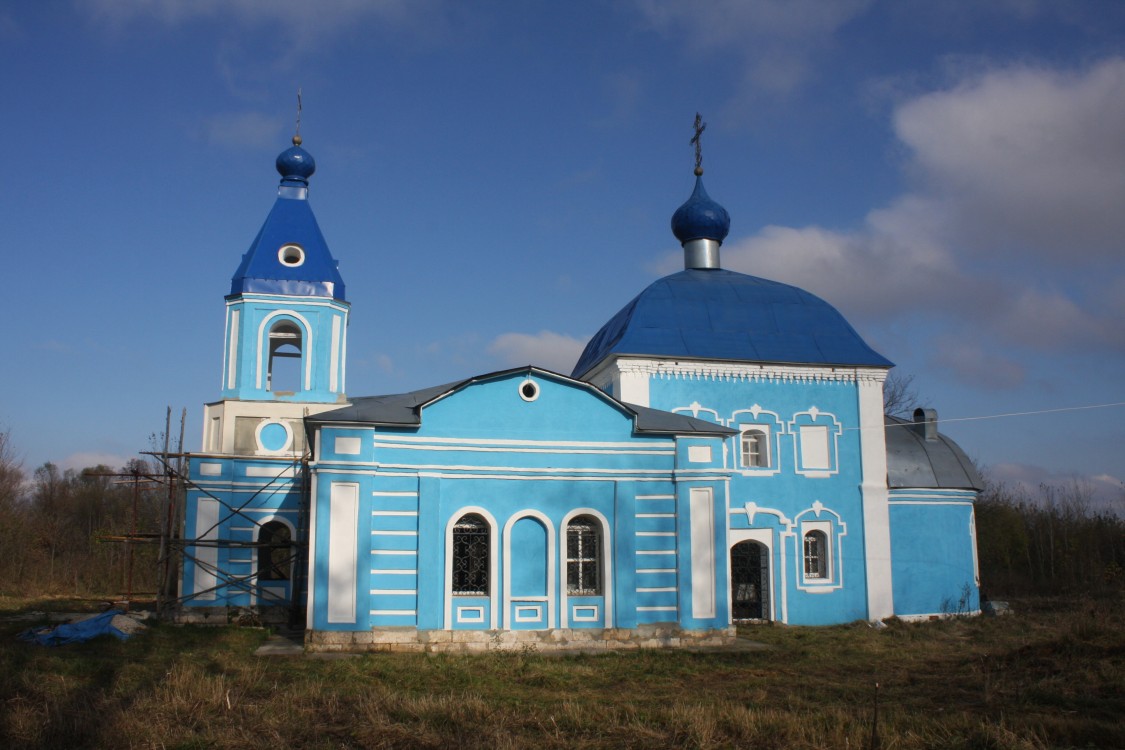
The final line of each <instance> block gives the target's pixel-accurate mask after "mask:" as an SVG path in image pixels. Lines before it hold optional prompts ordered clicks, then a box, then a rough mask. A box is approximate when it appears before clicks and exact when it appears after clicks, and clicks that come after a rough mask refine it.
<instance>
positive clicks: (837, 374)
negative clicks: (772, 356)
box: [587, 357, 887, 383]
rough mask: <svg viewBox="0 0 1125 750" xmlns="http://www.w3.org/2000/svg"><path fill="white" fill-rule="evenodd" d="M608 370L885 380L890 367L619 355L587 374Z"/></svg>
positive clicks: (725, 377) (674, 375) (665, 375)
mask: <svg viewBox="0 0 1125 750" xmlns="http://www.w3.org/2000/svg"><path fill="white" fill-rule="evenodd" d="M607 370H610V371H612V370H616V371H617V372H619V373H621V374H623V375H649V376H653V377H661V378H695V379H708V380H755V381H764V380H772V381H806V382H807V381H840V382H848V383H854V382H856V381H869V382H879V383H881V382H883V381H884V380H886V378H887V369H886V368H882V367H840V366H832V365H822V366H816V365H776V364H752V363H749V362H719V361H711V360H694V361H692V360H686V361H685V360H680V359H678V360H663V359H632V358H624V357H622V358H616V359H613V360H611V361H609V362H606V363H605V364H604V365H603V366H602V367H599V368H598V369H597V370H596V371H595V372H592V373H590V375H589V376H587V377H588V378H589V379H590V380H594V379H595V378H600V377H603V376H604V375H605V374H606V371H607Z"/></svg>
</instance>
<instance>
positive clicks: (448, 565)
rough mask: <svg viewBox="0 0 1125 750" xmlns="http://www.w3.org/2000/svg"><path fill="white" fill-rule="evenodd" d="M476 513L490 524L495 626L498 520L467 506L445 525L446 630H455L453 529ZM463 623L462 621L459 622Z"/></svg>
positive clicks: (493, 621)
mask: <svg viewBox="0 0 1125 750" xmlns="http://www.w3.org/2000/svg"><path fill="white" fill-rule="evenodd" d="M469 513H475V514H477V515H478V516H480V517H481V518H483V519H484V522H485V523H487V524H488V603H489V615H490V618H491V619H490V620H489V622H490V624H492V625H493V626H495V624H496V615H497V601H496V599H497V596H496V578H497V576H498V574H499V566H498V564H497V557H498V555H497V554H496V519H495V518H493V516H492V514H491V513H489V512H488V511H487V510H485V509H484V508H482V507H480V506H479V505H466V506H464V507H462V508H459V509H457V510H455V511H454V512H453V513H452V514H451V515H450V516H449V520H448V521H446V523H445V587H444V596H445V629H446V630H451V629H452V628H453V527H454V526H456V525H457V522H458V521H459V520H461V518H462V517H463V516H465V515H467V514H469ZM458 622H462V620H458Z"/></svg>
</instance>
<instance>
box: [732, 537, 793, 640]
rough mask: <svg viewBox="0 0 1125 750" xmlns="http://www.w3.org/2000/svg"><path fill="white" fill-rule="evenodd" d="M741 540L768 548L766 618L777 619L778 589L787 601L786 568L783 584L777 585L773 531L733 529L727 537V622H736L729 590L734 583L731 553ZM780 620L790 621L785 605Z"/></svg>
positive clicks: (783, 572)
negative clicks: (767, 611)
mask: <svg viewBox="0 0 1125 750" xmlns="http://www.w3.org/2000/svg"><path fill="white" fill-rule="evenodd" d="M741 542H757V543H758V544H760V545H762V546H763V547H765V548H766V555H767V560H768V562H767V564H766V576H767V578H768V580H767V581H766V585H767V586H768V587H769V613H768V616H767V618H766V619H768V620H777V619H778V617H777V601H778V599H779V597H778V596H777V592H778V590H780V591H781V597H780V599H781V600H782V603H783V605H784V601H785V570H784V567H782V570H781V585H780V586H775V584H774V578H775V575H776V574H775V572H774V564H773V531H772V530H770V529H731V530H730V534H729V535H728V537H727V586H728V596H729V598H728V600H727V601H728V606H727V624H728V625H732V624H733V623H734V592H733V591H732V590H729V587H731V586H733V585H734V579H733V578H731V568H730V553H731V551H732V550H733V549H734V547H735V545H736V544H740V543H741ZM780 621H781V622H788V612H787V611H786V609H785V607H784V606H783V607H782V612H781V618H780Z"/></svg>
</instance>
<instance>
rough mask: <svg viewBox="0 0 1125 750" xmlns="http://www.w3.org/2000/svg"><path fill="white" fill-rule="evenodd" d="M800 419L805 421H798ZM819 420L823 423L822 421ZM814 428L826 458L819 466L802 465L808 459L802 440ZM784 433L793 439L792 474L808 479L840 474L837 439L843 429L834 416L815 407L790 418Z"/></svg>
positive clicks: (809, 453)
mask: <svg viewBox="0 0 1125 750" xmlns="http://www.w3.org/2000/svg"><path fill="white" fill-rule="evenodd" d="M804 416H807V417H808V418H809V419H808V420H803V419H801V417H804ZM821 417H824V418H825V419H824V420H822V419H821ZM814 428H815V429H817V430H818V431H819V430H821V429H823V430H824V436H825V443H824V450H825V452H826V455H825V460H824V463H825V465H823V466H821V465H806V463H805V459H806V458H809V457H811V455H812V454H811V452H806V440H808V439H809V438H811V436H812V432H811V430H812V429H814ZM787 431H788V432H789V434H791V435H792V436H793V471H794V472H796V473H797V474H801V475H803V476H805V477H809V478H825V477H830V476H833V475H835V474H839V473H840V435H841V433H842V432H843V427H842V426H841V424H840V420H838V419H837V418H836V415H835V414H832V413H831V412H826V411H821V410H820V409H818V408H817V407H816V406H812V407H809V409H808V410H807V411H799V412H797V413H796V414H794V415H793V418H792V419H791V420H790V421H789V423H788V425H787ZM806 431H807V432H806ZM884 481H885V480H884Z"/></svg>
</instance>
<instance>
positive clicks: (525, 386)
mask: <svg viewBox="0 0 1125 750" xmlns="http://www.w3.org/2000/svg"><path fill="white" fill-rule="evenodd" d="M520 398H522V399H523V400H524V401H534V400H535V399H537V398H539V384H538V383H536V382H535V381H534V380H532V379H530V378H528V379H527V380H525V381H523V382H522V383H520Z"/></svg>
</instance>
